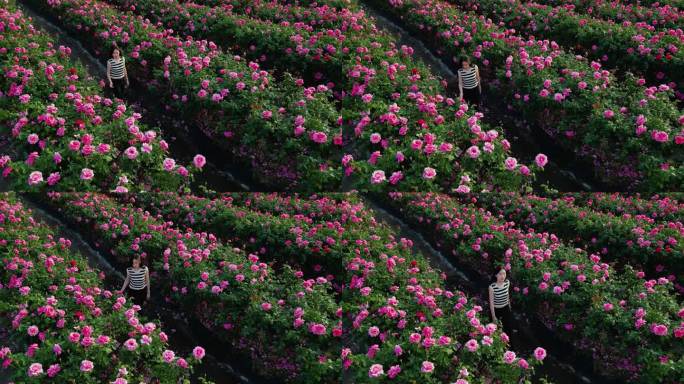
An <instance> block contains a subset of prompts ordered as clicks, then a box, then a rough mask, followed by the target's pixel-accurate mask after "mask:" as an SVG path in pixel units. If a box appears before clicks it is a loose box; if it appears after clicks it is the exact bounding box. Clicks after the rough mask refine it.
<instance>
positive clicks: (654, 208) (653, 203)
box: [573, 192, 684, 222]
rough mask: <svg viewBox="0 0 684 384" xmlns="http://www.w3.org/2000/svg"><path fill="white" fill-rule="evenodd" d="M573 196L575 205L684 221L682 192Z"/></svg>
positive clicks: (664, 219)
mask: <svg viewBox="0 0 684 384" xmlns="http://www.w3.org/2000/svg"><path fill="white" fill-rule="evenodd" d="M573 197H574V201H573V203H574V204H575V205H582V206H586V207H590V208H591V209H593V210H599V211H601V212H606V213H612V214H614V215H616V216H623V215H630V216H639V215H643V216H646V217H649V218H651V219H653V220H655V221H656V222H661V221H679V222H684V194H682V193H676V192H675V193H668V194H662V195H653V196H651V197H650V198H646V197H645V196H644V197H640V196H632V195H625V194H621V193H610V194H608V193H592V194H585V193H578V194H573Z"/></svg>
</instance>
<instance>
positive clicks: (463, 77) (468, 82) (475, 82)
mask: <svg viewBox="0 0 684 384" xmlns="http://www.w3.org/2000/svg"><path fill="white" fill-rule="evenodd" d="M460 61H461V68H459V69H458V92H459V99H461V100H465V101H467V102H468V103H470V104H474V105H480V95H481V94H482V86H481V85H480V70H479V69H478V68H477V65H471V64H470V58H469V57H468V56H461V60H460Z"/></svg>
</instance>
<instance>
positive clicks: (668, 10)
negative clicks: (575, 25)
mask: <svg viewBox="0 0 684 384" xmlns="http://www.w3.org/2000/svg"><path fill="white" fill-rule="evenodd" d="M674 2H676V1H674ZM674 2H672V3H674ZM539 3H540V4H548V5H555V4H557V3H558V2H557V1H555V0H541V1H539ZM567 3H568V4H571V5H572V6H573V9H574V10H575V11H576V12H578V13H585V14H588V15H591V16H593V17H596V18H600V19H602V20H608V21H610V20H615V21H620V22H621V23H622V24H626V25H629V23H635V24H636V23H642V22H643V23H647V24H650V25H652V26H653V27H654V28H656V29H665V28H677V27H678V26H680V25H681V20H682V18H684V11H682V9H681V8H680V7H678V6H677V5H674V4H670V3H671V2H668V1H657V5H656V4H654V3H651V2H650V1H641V2H640V4H635V3H633V2H621V1H588V0H574V1H568V2H567ZM682 4H684V3H682Z"/></svg>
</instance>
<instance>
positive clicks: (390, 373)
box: [387, 365, 401, 379]
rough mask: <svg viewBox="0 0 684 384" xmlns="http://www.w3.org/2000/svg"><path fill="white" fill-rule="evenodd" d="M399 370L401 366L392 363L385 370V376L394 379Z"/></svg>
mask: <svg viewBox="0 0 684 384" xmlns="http://www.w3.org/2000/svg"><path fill="white" fill-rule="evenodd" d="M400 372H401V367H400V366H398V365H393V366H391V367H390V369H388V370H387V377H389V378H390V379H394V378H395V377H397V375H398V374H399V373H400Z"/></svg>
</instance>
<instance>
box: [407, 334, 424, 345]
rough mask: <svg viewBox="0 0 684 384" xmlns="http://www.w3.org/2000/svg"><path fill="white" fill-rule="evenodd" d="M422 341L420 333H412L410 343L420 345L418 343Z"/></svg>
mask: <svg viewBox="0 0 684 384" xmlns="http://www.w3.org/2000/svg"><path fill="white" fill-rule="evenodd" d="M420 339H421V336H420V334H419V333H415V332H414V333H412V334H411V335H410V336H409V342H411V343H413V344H418V343H420Z"/></svg>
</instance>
